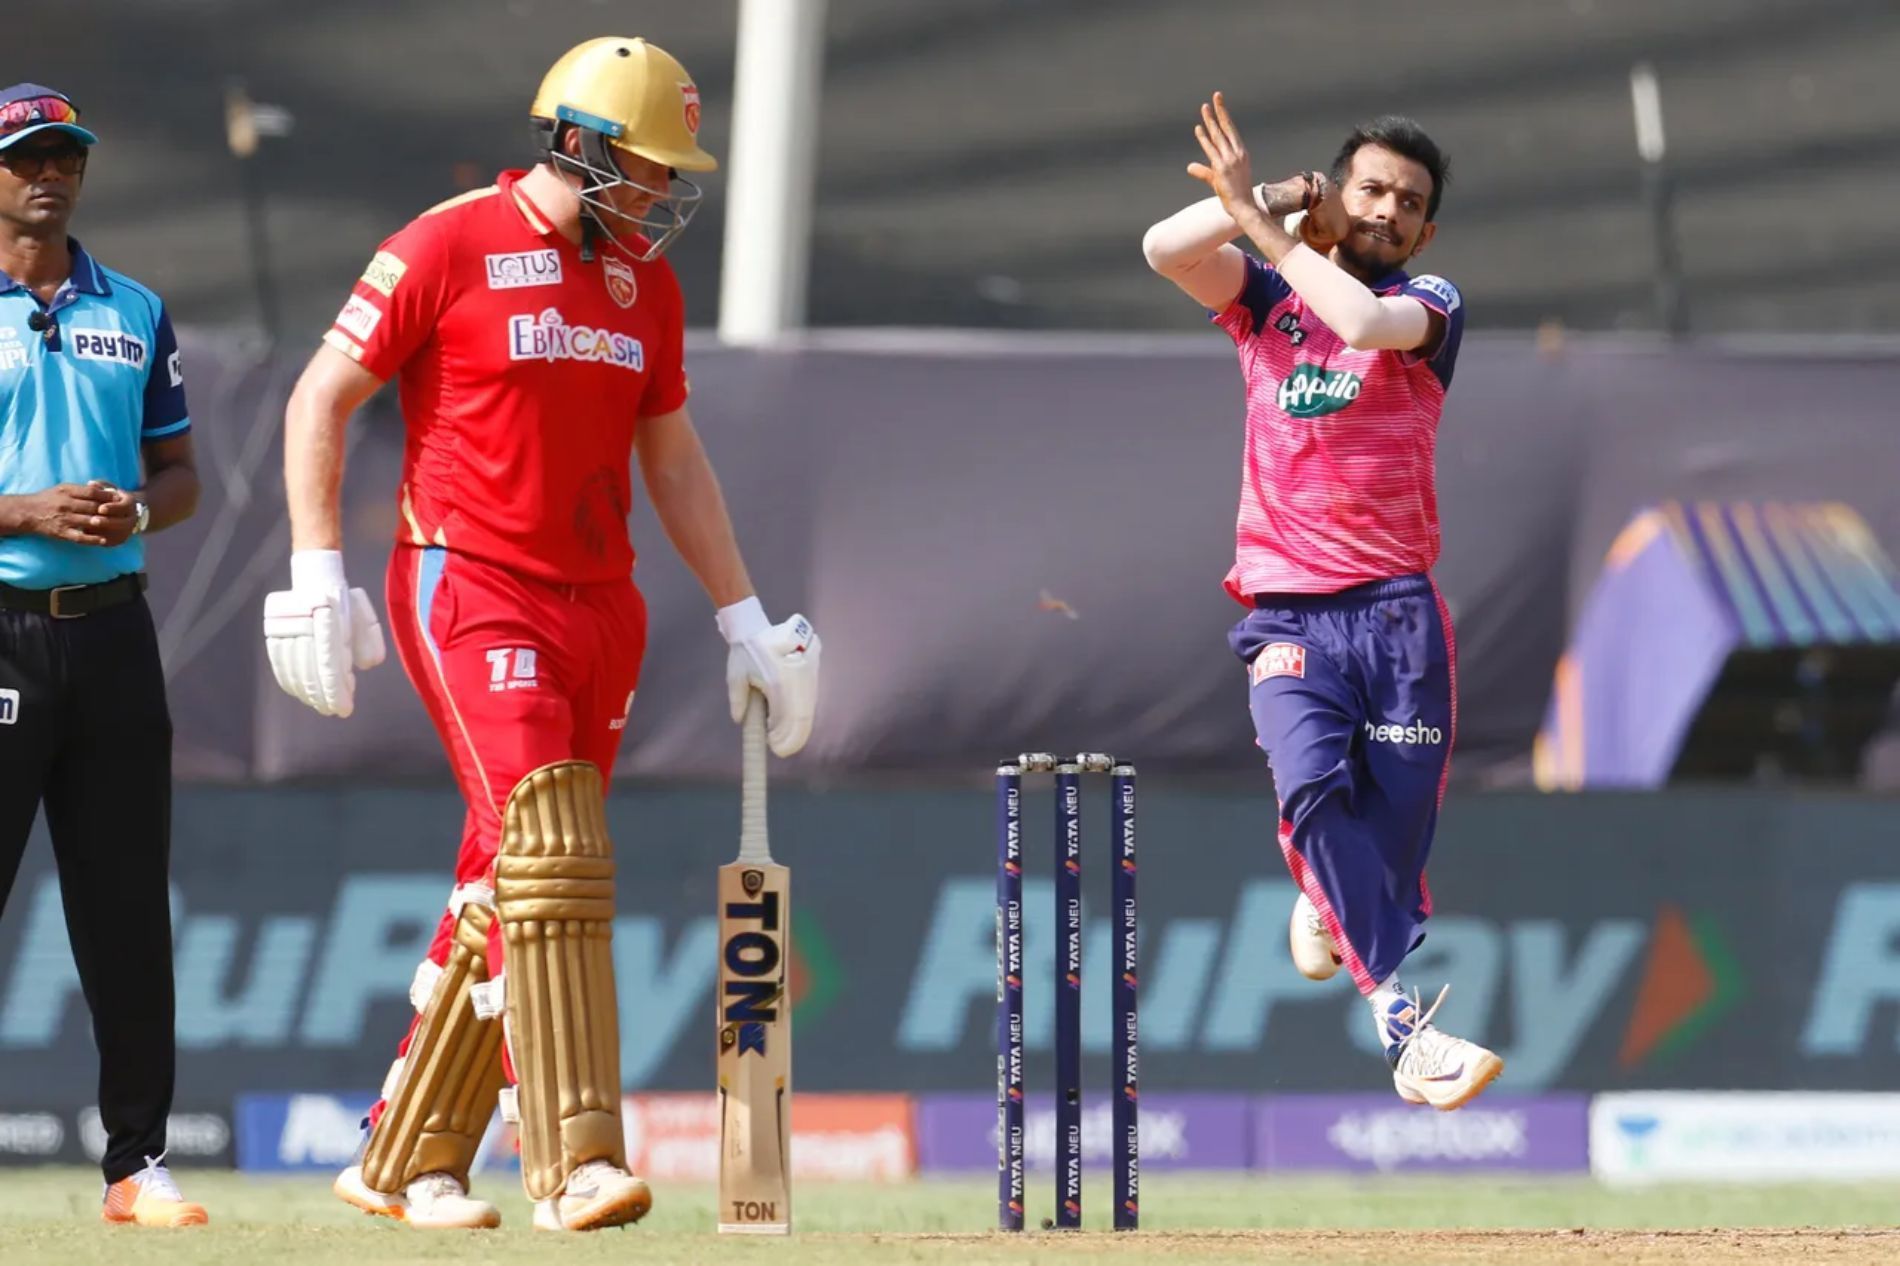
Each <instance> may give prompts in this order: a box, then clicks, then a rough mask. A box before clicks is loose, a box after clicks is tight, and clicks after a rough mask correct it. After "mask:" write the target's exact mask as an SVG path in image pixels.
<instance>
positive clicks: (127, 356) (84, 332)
mask: <svg viewBox="0 0 1900 1266" xmlns="http://www.w3.org/2000/svg"><path fill="white" fill-rule="evenodd" d="M68 336H69V337H70V338H71V340H72V346H73V355H74V356H77V357H78V358H79V359H80V360H103V361H110V362H111V363H112V364H114V365H124V366H127V367H128V368H131V369H139V368H141V367H142V366H144V364H145V358H146V356H148V355H149V354H150V349H149V348H148V347H147V346H146V345H145V340H144V339H142V338H137V337H135V336H134V335H131V334H127V333H126V332H125V331H123V330H88V329H83V328H80V327H77V326H75V327H74V328H73V329H72V330H70V331H68Z"/></svg>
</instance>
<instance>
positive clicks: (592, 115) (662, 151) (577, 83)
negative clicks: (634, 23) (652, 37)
mask: <svg viewBox="0 0 1900 1266" xmlns="http://www.w3.org/2000/svg"><path fill="white" fill-rule="evenodd" d="M529 113H530V114H531V115H533V116H534V117H535V118H536V119H549V120H555V121H558V122H561V123H574V124H578V125H579V126H581V127H586V128H592V129H593V130H595V131H597V132H600V133H602V134H604V135H605V136H606V137H607V139H608V140H610V141H611V142H612V143H613V144H615V145H617V146H618V147H620V148H621V149H624V150H626V151H627V152H628V153H629V154H638V155H639V156H640V157H641V158H646V159H651V160H652V161H654V162H656V163H664V164H666V165H667V166H668V167H677V168H679V169H680V170H681V171H713V170H715V169H716V168H717V167H718V166H719V161H718V160H717V159H715V158H714V157H713V156H712V155H711V154H708V153H707V152H706V151H705V150H703V149H701V148H700V147H699V89H698V88H697V87H695V86H694V84H693V77H692V76H691V75H689V74H687V73H686V67H684V66H682V65H680V64H679V61H678V59H677V58H675V57H674V56H673V55H672V54H671V53H669V52H667V51H666V50H665V49H663V48H660V47H658V46H656V45H653V44H649V43H647V42H646V41H645V40H643V39H622V38H620V37H618V36H612V35H610V36H605V37H603V38H601V39H597V40H588V41H587V42H586V43H584V44H576V45H575V46H574V47H573V48H570V49H568V50H567V52H565V53H563V54H562V55H561V60H559V61H557V62H555V63H554V66H553V67H552V68H551V69H550V70H549V71H548V73H547V76H546V77H545V78H543V79H542V80H541V91H539V92H537V93H535V95H534V106H533V107H532V108H531V109H530V110H529Z"/></svg>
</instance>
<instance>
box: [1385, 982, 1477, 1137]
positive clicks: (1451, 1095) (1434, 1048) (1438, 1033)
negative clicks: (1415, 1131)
mask: <svg viewBox="0 0 1900 1266" xmlns="http://www.w3.org/2000/svg"><path fill="white" fill-rule="evenodd" d="M1449 992H1451V986H1449V985H1447V986H1445V988H1443V989H1441V990H1439V991H1438V998H1437V1000H1436V1001H1435V1002H1433V1003H1432V1005H1431V1007H1430V1008H1429V1009H1428V1010H1427V1011H1426V1012H1425V1013H1424V1014H1423V1015H1420V1014H1419V996H1418V995H1417V994H1413V995H1412V996H1411V997H1410V998H1405V997H1399V998H1395V999H1393V1000H1392V1002H1390V1003H1389V1004H1387V1006H1386V1013H1385V1014H1384V1015H1383V1016H1380V1017H1377V1018H1378V1021H1379V1028H1380V1031H1381V1033H1382V1034H1383V1036H1384V1038H1385V1043H1386V1048H1385V1053H1386V1058H1387V1059H1388V1060H1390V1061H1391V1062H1392V1085H1393V1087H1394V1089H1396V1090H1397V1091H1398V1092H1399V1098H1401V1099H1403V1100H1405V1101H1406V1102H1407V1103H1423V1104H1430V1105H1431V1106H1432V1107H1434V1108H1437V1109H1438V1110H1439V1111H1440V1112H1450V1111H1452V1110H1454V1109H1456V1108H1462V1107H1464V1106H1465V1105H1466V1104H1467V1103H1470V1102H1471V1101H1472V1100H1473V1099H1476V1098H1477V1097H1478V1095H1479V1093H1480V1092H1482V1091H1483V1090H1484V1088H1485V1087H1486V1086H1488V1085H1490V1084H1491V1083H1492V1082H1494V1081H1496V1080H1497V1079H1498V1074H1500V1073H1502V1072H1503V1071H1504V1060H1503V1059H1502V1058H1500V1057H1499V1056H1498V1055H1497V1054H1496V1053H1494V1052H1492V1051H1487V1050H1486V1049H1484V1047H1482V1046H1479V1045H1478V1044H1477V1043H1476V1042H1469V1041H1466V1040H1465V1039H1464V1038H1462V1037H1453V1036H1452V1035H1451V1034H1449V1033H1446V1032H1444V1031H1443V1030H1441V1029H1435V1028H1433V1027H1432V1017H1433V1016H1434V1015H1436V1014H1437V1013H1438V1008H1439V1004H1441V1003H1443V1002H1444V1001H1445V995H1446V994H1447V993H1449Z"/></svg>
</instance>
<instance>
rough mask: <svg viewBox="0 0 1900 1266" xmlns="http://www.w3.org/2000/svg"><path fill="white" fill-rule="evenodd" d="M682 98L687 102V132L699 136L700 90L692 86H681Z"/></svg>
mask: <svg viewBox="0 0 1900 1266" xmlns="http://www.w3.org/2000/svg"><path fill="white" fill-rule="evenodd" d="M680 96H681V97H682V98H684V99H685V102H686V130H687V131H688V132H691V133H692V134H693V135H694V136H698V135H699V89H698V88H695V87H694V86H693V85H692V84H681V85H680Z"/></svg>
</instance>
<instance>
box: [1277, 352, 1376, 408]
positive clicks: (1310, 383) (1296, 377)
mask: <svg viewBox="0 0 1900 1266" xmlns="http://www.w3.org/2000/svg"><path fill="white" fill-rule="evenodd" d="M1363 385H1364V384H1363V383H1362V382H1361V380H1360V378H1359V375H1358V374H1355V373H1352V372H1351V371H1350V370H1345V369H1321V368H1320V367H1319V366H1318V365H1295V366H1294V367H1293V372H1292V373H1290V374H1288V375H1287V376H1286V380H1285V381H1284V382H1282V383H1281V384H1280V411H1281V412H1283V413H1285V414H1287V415H1288V416H1290V417H1296V418H1317V417H1323V416H1324V415H1326V414H1328V413H1338V412H1339V411H1340V410H1341V409H1343V408H1345V407H1346V406H1347V405H1349V404H1351V403H1352V402H1353V401H1355V400H1357V399H1358V398H1359V389H1360V387H1362V386H1363Z"/></svg>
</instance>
